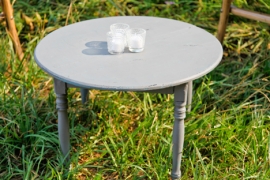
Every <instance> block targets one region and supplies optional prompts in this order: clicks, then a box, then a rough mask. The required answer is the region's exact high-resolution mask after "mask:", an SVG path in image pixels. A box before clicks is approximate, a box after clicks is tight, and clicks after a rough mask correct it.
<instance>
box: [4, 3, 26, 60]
mask: <svg viewBox="0 0 270 180" xmlns="http://www.w3.org/2000/svg"><path fill="white" fill-rule="evenodd" d="M1 2H2V9H3V12H4V14H5V19H6V22H7V28H8V34H9V35H10V37H11V39H12V41H13V47H14V49H15V51H16V54H17V55H18V57H19V59H20V60H22V59H23V56H24V55H23V50H22V46H21V43H20V39H19V37H18V32H17V29H16V26H15V21H14V17H13V9H12V6H11V4H10V0H1Z"/></svg>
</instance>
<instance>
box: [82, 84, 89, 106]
mask: <svg viewBox="0 0 270 180" xmlns="http://www.w3.org/2000/svg"><path fill="white" fill-rule="evenodd" d="M80 90H81V97H82V103H83V104H85V103H86V101H88V94H89V89H85V88H81V89H80Z"/></svg>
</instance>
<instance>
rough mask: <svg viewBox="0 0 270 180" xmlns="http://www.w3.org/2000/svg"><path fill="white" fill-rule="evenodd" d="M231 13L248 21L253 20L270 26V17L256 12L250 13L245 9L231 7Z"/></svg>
mask: <svg viewBox="0 0 270 180" xmlns="http://www.w3.org/2000/svg"><path fill="white" fill-rule="evenodd" d="M231 13H232V14H234V15H236V16H241V17H244V18H248V19H253V20H257V21H261V22H265V23H267V24H270V15H267V14H263V13H258V12H254V11H248V10H244V9H240V8H237V7H235V6H233V5H232V6H231Z"/></svg>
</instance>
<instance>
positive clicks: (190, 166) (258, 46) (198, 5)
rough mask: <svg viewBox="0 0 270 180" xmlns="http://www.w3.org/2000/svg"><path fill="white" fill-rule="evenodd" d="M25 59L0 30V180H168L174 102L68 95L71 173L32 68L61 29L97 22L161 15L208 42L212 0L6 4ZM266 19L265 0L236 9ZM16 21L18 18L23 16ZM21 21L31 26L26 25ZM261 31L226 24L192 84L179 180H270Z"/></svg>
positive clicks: (48, 85) (266, 56) (49, 99)
mask: <svg viewBox="0 0 270 180" xmlns="http://www.w3.org/2000/svg"><path fill="white" fill-rule="evenodd" d="M14 2H15V3H14V13H15V19H16V26H17V28H18V30H19V34H20V39H21V41H22V43H23V47H24V52H25V57H24V60H23V61H19V60H18V59H17V57H16V56H15V54H14V52H13V48H12V42H11V39H10V38H9V37H8V36H7V35H6V32H5V23H4V22H1V26H0V29H1V31H0V44H1V46H0V61H1V63H0V149H1V153H0V179H26V180H28V179H93V180H100V179H160V180H163V179H169V178H170V171H171V164H172V163H171V159H172V157H171V154H172V146H171V136H172V125H173V115H172V114H173V113H172V112H173V96H172V95H162V94H148V93H134V92H107V91H98V90H92V91H91V93H90V99H91V100H90V102H89V103H87V104H86V105H81V103H80V93H79V90H78V89H70V90H69V95H68V99H69V119H70V134H71V145H72V149H71V168H70V171H66V169H67V168H66V167H65V166H64V165H63V157H62V156H61V152H60V149H59V142H58V137H57V114H56V110H55V95H54V91H53V83H52V78H51V77H50V76H48V75H47V74H45V73H44V72H43V71H42V70H41V69H40V68H39V67H38V66H37V65H36V63H35V62H34V58H33V51H34V48H35V46H36V45H37V43H38V42H39V41H40V40H41V39H42V38H43V37H44V36H45V35H47V34H48V33H50V32H51V31H53V30H55V29H57V28H59V27H61V26H65V25H66V24H70V23H74V22H78V21H82V20H86V19H91V18H99V17H105V16H116V15H146V16H160V17H167V18H173V19H177V20H182V21H185V22H189V23H193V24H195V25H197V26H199V27H202V28H204V29H206V30H207V31H209V32H211V33H213V34H214V35H215V33H216V28H217V23H218V18H219V10H220V5H221V0H198V1H190V0H175V1H174V2H175V4H172V5H167V4H165V3H164V1H161V0H155V1H154V0H147V1H139V0H121V1H120V0H119V1H116V0H108V1H103V0H102V1H97V0H94V1H88V0H84V1H82V0H77V1H70V2H68V1H63V0H54V1H47V0H41V1H29V0H24V1H22V0H17V1H14ZM235 3H236V4H237V5H238V6H239V7H244V8H247V9H250V10H257V11H260V12H264V13H268V14H270V8H269V6H270V2H269V0H260V1H246V0H235ZM23 14H24V15H23ZM27 17H28V18H30V21H29V19H28V20H27ZM269 32H270V28H269V26H267V25H265V24H263V23H258V22H254V21H250V20H246V19H243V18H239V17H235V16H230V18H229V26H228V28H227V33H226V37H225V41H224V56H223V60H222V62H221V63H220V65H219V66H218V67H217V68H216V69H215V70H214V71H212V72H211V73H209V74H208V75H206V76H204V77H202V78H200V79H198V80H196V81H194V98H193V104H192V107H193V108H192V112H191V113H190V114H188V116H187V118H186V120H185V124H186V135H185V144H184V154H183V159H182V166H181V170H182V175H183V177H182V179H196V180H199V179H213V180H216V179H233V180H235V179H241V180H242V179H243V180H244V179H260V180H261V179H262V180H264V179H269V177H270V170H269V169H270V168H269V163H270V151H269V150H270V136H269V133H270V104H269V102H270V99H269V98H270V76H269V75H270V61H269V60H270V44H269V42H270V41H269V40H270V38H269V37H270V36H269V35H270V33H269Z"/></svg>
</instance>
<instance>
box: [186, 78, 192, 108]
mask: <svg viewBox="0 0 270 180" xmlns="http://www.w3.org/2000/svg"><path fill="white" fill-rule="evenodd" d="M192 91H193V81H189V82H188V96H187V98H188V99H187V105H188V109H187V112H190V111H191V104H192V96H193V94H192Z"/></svg>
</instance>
